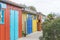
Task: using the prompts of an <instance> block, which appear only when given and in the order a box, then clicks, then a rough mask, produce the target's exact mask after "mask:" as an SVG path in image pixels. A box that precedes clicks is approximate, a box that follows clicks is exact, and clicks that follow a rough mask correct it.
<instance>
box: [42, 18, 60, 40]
mask: <svg viewBox="0 0 60 40" xmlns="http://www.w3.org/2000/svg"><path fill="white" fill-rule="evenodd" d="M43 38H44V40H60V18H56V19H55V20H52V21H50V22H45V23H44V24H43Z"/></svg>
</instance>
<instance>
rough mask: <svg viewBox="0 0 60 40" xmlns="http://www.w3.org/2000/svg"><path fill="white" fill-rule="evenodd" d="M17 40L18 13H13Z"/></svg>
mask: <svg viewBox="0 0 60 40" xmlns="http://www.w3.org/2000/svg"><path fill="white" fill-rule="evenodd" d="M17 39H18V11H15V40H17Z"/></svg>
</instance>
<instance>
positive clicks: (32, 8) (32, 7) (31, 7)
mask: <svg viewBox="0 0 60 40" xmlns="http://www.w3.org/2000/svg"><path fill="white" fill-rule="evenodd" d="M28 8H30V9H31V10H33V11H36V8H35V7H34V6H29V7H28Z"/></svg>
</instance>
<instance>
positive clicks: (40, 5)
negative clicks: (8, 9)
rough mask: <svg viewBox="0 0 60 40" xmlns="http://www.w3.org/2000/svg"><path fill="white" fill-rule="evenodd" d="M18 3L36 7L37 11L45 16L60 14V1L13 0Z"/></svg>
mask: <svg viewBox="0 0 60 40" xmlns="http://www.w3.org/2000/svg"><path fill="white" fill-rule="evenodd" d="M12 1H14V2H16V3H21V4H26V5H27V6H31V5H32V6H35V7H36V9H37V11H40V12H42V13H44V14H48V13H49V12H59V13H60V5H59V4H60V0H12Z"/></svg>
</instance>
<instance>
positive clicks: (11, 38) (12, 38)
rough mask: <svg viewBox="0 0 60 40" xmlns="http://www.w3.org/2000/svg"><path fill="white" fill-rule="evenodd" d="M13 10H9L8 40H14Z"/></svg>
mask: <svg viewBox="0 0 60 40" xmlns="http://www.w3.org/2000/svg"><path fill="white" fill-rule="evenodd" d="M14 30H15V29H14V10H10V40H14V37H15V36H14Z"/></svg>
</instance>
